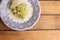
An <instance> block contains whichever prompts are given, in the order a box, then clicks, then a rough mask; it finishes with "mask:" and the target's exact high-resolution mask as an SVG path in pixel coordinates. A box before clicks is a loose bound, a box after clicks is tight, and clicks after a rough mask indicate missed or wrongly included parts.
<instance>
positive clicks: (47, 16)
mask: <svg viewBox="0 0 60 40" xmlns="http://www.w3.org/2000/svg"><path fill="white" fill-rule="evenodd" d="M39 2H40V4H41V17H40V19H39V21H38V23H37V24H36V25H35V26H34V27H33V28H32V29H30V30H27V31H12V29H10V28H8V27H7V26H6V25H4V24H3V22H2V21H1V20H0V30H5V31H0V40H60V30H58V29H60V1H39ZM47 29H55V30H47ZM56 29H57V30H56ZM6 30H7V31H6Z"/></svg>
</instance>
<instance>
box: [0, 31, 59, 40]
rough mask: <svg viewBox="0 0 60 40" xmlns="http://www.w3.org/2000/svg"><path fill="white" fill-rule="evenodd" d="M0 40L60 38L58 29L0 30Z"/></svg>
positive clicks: (56, 39)
mask: <svg viewBox="0 0 60 40" xmlns="http://www.w3.org/2000/svg"><path fill="white" fill-rule="evenodd" d="M0 40H60V31H59V30H53V31H52V30H51V31H48V30H47V31H43V30H42V31H22V32H17V31H15V32H11V31H10V32H6V31H5V32H4V31H3V32H0Z"/></svg>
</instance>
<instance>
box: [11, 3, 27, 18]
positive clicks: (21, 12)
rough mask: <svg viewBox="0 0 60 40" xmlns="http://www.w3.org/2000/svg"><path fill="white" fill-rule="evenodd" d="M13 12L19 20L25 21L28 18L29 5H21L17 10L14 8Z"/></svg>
mask: <svg viewBox="0 0 60 40" xmlns="http://www.w3.org/2000/svg"><path fill="white" fill-rule="evenodd" d="M12 12H13V14H14V15H15V16H16V17H17V18H22V19H24V18H25V17H26V16H27V12H28V9H27V5H26V4H25V3H21V4H19V5H18V6H16V7H15V8H13V9H12Z"/></svg>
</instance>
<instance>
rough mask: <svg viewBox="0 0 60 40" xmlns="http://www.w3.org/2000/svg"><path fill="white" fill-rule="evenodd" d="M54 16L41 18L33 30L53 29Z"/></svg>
mask: <svg viewBox="0 0 60 40" xmlns="http://www.w3.org/2000/svg"><path fill="white" fill-rule="evenodd" d="M55 21H56V16H41V18H40V20H39V21H38V23H37V24H36V25H35V26H34V27H33V29H55V28H56V26H55V24H56V23H55Z"/></svg>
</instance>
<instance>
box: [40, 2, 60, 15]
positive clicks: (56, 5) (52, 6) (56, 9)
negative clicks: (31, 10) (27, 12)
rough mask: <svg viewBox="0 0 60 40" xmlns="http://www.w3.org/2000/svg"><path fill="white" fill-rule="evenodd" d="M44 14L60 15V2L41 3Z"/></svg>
mask: <svg viewBox="0 0 60 40" xmlns="http://www.w3.org/2000/svg"><path fill="white" fill-rule="evenodd" d="M40 4H41V13H42V14H60V1H40Z"/></svg>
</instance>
